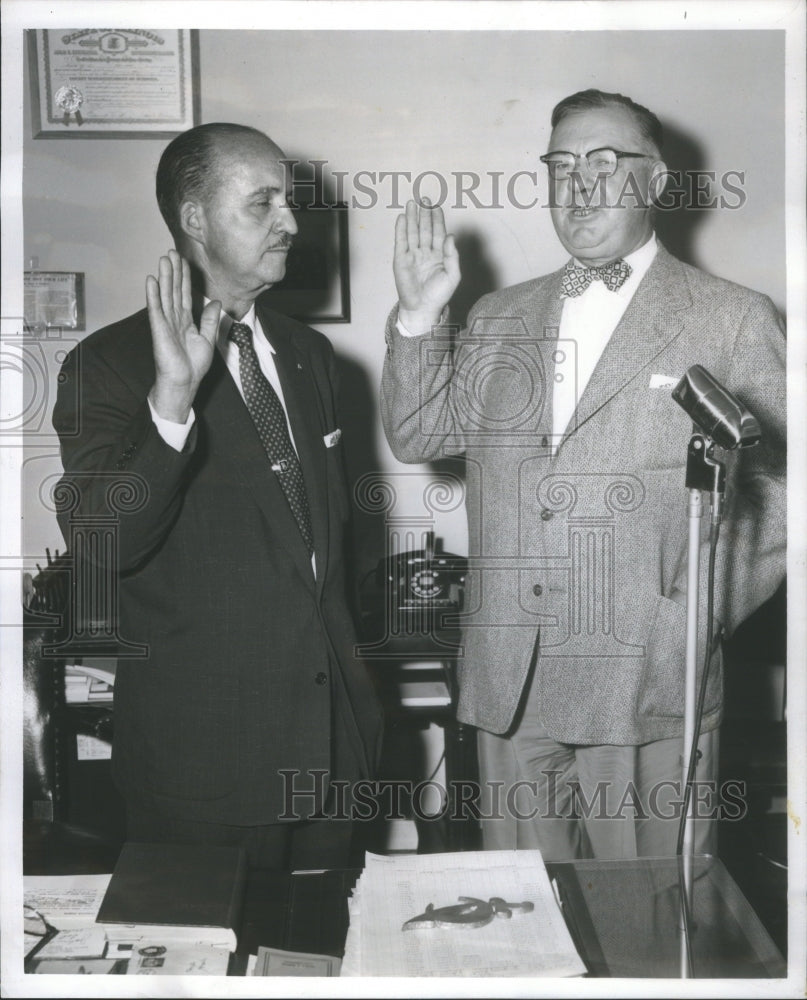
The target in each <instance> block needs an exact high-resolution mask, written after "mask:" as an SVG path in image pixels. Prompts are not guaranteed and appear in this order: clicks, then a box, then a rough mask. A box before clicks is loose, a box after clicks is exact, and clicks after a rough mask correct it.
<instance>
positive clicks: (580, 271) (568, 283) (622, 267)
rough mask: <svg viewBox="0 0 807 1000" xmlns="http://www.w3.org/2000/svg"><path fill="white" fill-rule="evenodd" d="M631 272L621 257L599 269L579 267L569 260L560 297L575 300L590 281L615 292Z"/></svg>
mask: <svg viewBox="0 0 807 1000" xmlns="http://www.w3.org/2000/svg"><path fill="white" fill-rule="evenodd" d="M632 270H633V268H632V267H631V266H630V264H628V263H627V261H624V260H622V258H621V257H620V258H619V259H618V260H612V261H611V262H610V263H608V264H603V265H602V266H601V267H580V266H579V265H577V264H575V263H574V261H572V260H570V261H569V262H568V264H567V265H566V268H565V269H564V272H563V277H562V279H561V284H562V291H561V295H563V296H566V297H567V298H572V299H573V298H576V297H577V296H578V295H582V294H583V292H584V291H585V290H586V289H587V288H588V286H589V285H590V284H591V282H592V281H601V282H602V283H603V284H604V285H605V287H606V288H607V289H608V291H609V292H616V291H618V290H619V289H620V288H621V287H622V286H623V285H624V284H625V282H626V281H627V280H628V278H629V277H630V275H631V272H632Z"/></svg>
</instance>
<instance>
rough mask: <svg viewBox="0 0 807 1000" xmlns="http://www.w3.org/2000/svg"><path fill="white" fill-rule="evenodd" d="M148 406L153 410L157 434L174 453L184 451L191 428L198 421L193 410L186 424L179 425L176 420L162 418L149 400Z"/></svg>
mask: <svg viewBox="0 0 807 1000" xmlns="http://www.w3.org/2000/svg"><path fill="white" fill-rule="evenodd" d="M148 404H149V409H150V410H151V419H152V420H153V421H154V426H155V427H156V428H157V433H158V434H159V435H160V437H161V438H162V439H163V441H165V443H166V444H168V445H170V446H171V447H172V448H173V449H174V451H182V449H183V448H184V447H185V442H186V441H187V440H188V435H189V434H190V432H191V427H193V424H194V421H195V420H196V414H195V413H194V412H193V410H191V412H190V413H189V414H188V419H187V420H186V421H185V423H184V424H178V423H177V422H176V421H175V420H166V419H165V417H161V416H160V415H159V413H157V411H156V410H155V409H154V407H153V406H152V405H151V400H150V399H149V400H148Z"/></svg>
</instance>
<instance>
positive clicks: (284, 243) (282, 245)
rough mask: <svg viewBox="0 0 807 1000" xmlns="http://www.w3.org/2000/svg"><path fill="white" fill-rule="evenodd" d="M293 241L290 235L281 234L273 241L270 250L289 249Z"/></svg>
mask: <svg viewBox="0 0 807 1000" xmlns="http://www.w3.org/2000/svg"><path fill="white" fill-rule="evenodd" d="M293 243H294V241H293V240H292V238H291V236H281V238H280V239H279V240H278V241H277V243H273V244H272V246H271V247H270V249H271V250H291V248H292V245H293Z"/></svg>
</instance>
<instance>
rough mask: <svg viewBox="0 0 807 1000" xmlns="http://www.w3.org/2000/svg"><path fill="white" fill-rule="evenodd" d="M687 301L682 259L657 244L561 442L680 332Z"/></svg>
mask: <svg viewBox="0 0 807 1000" xmlns="http://www.w3.org/2000/svg"><path fill="white" fill-rule="evenodd" d="M691 305H692V298H691V296H690V294H689V289H688V288H687V285H686V281H685V279H684V275H683V270H682V268H681V265H680V263H679V262H678V261H677V260H676V259H675V258H674V257H672V256H671V255H670V254H669V253H667V251H666V250H665V249H664V248H663V247H662V246H661V245H659V248H658V251H657V253H656V257H655V259H654V261H653V263H652V264H651V265H650V268H649V269H648V271H647V274H646V275H645V276H644V278H643V279H642V281H641V282H640V284H639V287H638V288H637V290H636V293H635V294H634V296H633V299H632V300H631V303H630V305H629V306H628V308H627V309H626V310H625V314H624V316H623V317H622V319H621V320H620V322H619V323H618V324H617V327H616V330H614V333H613V336H612V337H611V339H610V340H609V341H608V344H607V346H606V348H605V350H604V351H603V354H602V357H601V358H600V360H599V362H598V363H597V366H596V368H595V369H594V373H593V375H592V376H591V379H590V381H589V383H588V385H587V386H586V389H585V391H584V392H583V395H582V396H581V398H580V402H579V404H578V406H577V410H576V411H575V413H574V415H573V417H572V419H571V420H570V421H569V427H568V432H567V434H565V435H564V440H565V438H566V437H570V436H571V435H572V434H574V433H576V431H578V430H579V429H580V427H582V425H583V424H584V423H585V422H586V421H587V420H589V419H590V418H591V417H593V416H594V414H595V413H597V412H598V411H599V410H601V409H602V407H603V406H605V405H606V404H607V403H608V401H609V400H610V399H612V398H613V397H614V396H615V395H616V394H617V393H618V392H620V391H621V390H622V389H624V388H625V386H626V385H628V383H630V382H632V381H633V379H635V378H636V377H637V375H638V374H639V373H640V372H641V371H643V370H644V369H645V368H647V366H648V365H649V364H650V363H651V362H652V361H653V359H654V358H655V357H656V356H657V355H658V354H660V353H661V352H662V351H663V350H664V349H665V348H666V347H667V345H668V344H669V343H670V342H671V341H672V340H673V339H674V338H675V337H677V336H678V335H679V334H680V332H681V330H682V329H683V326H684V320H683V316H682V315H681V313H682V311H683V310H684V309H686V308H689V307H690V306H691Z"/></svg>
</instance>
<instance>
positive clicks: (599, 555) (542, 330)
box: [381, 246, 786, 745]
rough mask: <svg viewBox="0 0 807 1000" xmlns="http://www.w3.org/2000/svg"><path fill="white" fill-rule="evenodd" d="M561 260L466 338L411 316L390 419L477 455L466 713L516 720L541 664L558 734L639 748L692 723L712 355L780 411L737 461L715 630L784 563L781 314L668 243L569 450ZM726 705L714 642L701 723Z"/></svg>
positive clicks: (394, 348) (761, 401)
mask: <svg viewBox="0 0 807 1000" xmlns="http://www.w3.org/2000/svg"><path fill="white" fill-rule="evenodd" d="M561 274H562V271H557V272H555V273H553V274H549V275H546V276H544V277H541V278H537V279H535V280H532V281H527V282H524V283H523V284H519V285H516V286H513V287H510V288H506V289H503V290H502V291H500V292H494V293H493V294H491V295H486V296H484V297H483V298H482V299H480V300H479V302H477V303H476V305H475V306H474V308H473V309H472V311H471V314H470V315H469V318H468V325H467V328H466V329H465V330H464V331H462V333H461V334H460V335H459V336H458V337H457V338H456V343H455V344H454V345H453V346H452V337H451V334H450V331H449V330H448V329H447V328H442V327H441V328H436V329H435V330H433V331H432V332H431V333H430V334H427V335H424V336H422V337H414V338H407V337H403V336H401V334H400V333H399V331H398V330H397V329H396V325H395V320H396V314H395V311H393V314H392V315H391V316H390V319H389V321H388V324H387V334H386V335H387V344H388V350H387V356H386V360H385V365H384V373H383V377H382V391H381V396H382V416H383V422H384V427H385V431H386V434H387V438H388V440H389V443H390V446H391V447H392V450H393V452H394V453H395V455H396V456H397V457H398V458H399V459H400V460H401V461H403V462H424V461H428V460H429V459H433V458H436V457H439V456H445V455H454V454H460V453H462V454H464V455H465V458H466V470H467V471H466V478H467V495H466V508H467V514H468V522H469V557H470V564H469V568H470V572H469V576H468V581H467V589H466V600H465V608H464V612H463V618H462V624H463V654H464V655H463V656H462V657H461V659H460V661H459V679H460V697H459V708H458V714H459V718H460V720H461V721H463V722H467V723H470V724H473V725H475V726H478V727H480V728H483V729H486V730H488V731H490V732H493V733H505V732H507V730H508V729H509V728H510V727H511V725H512V723H513V720H514V717H515V714H516V710H517V707H518V704H519V699H520V696H521V693H522V691H523V688H524V685H525V682H526V679H527V676H528V673H529V670H530V667H531V665H532V664H533V663H534V664H535V670H536V671H537V684H538V691H539V704H540V716H541V721H542V723H543V725H544V726H545V727H546V729H547V730H548V732H549V733H550V735H551V736H552V737H553V738H554V739H556V740H558V741H560V742H565V743H572V744H588V745H596V744H616V745H640V744H643V743H646V742H649V741H652V740H655V739H663V738H668V737H673V736H677V735H679V734H681V733H682V730H683V711H684V693H683V692H684V670H685V635H686V608H685V603H686V598H685V592H686V579H687V576H686V573H687V560H686V552H687V530H688V529H687V502H688V493H687V490H686V488H685V465H686V453H687V445H688V443H689V439H690V436H691V433H692V424H691V422H690V419H689V418H688V417H687V415H686V414H685V413H684V411H683V410H682V409H681V408H680V407H679V406H678V404H677V403H676V402H675V401H674V400H673V399H672V397H671V390H672V387H673V386H674V384H675V383H676V382H677V381H678V380H679V379H680V377H681V376H682V375H683V374H684V372H685V371H686V370H687V369H688V368H689V367H690V366H691V365H694V364H700V365H703V366H704V367H705V368H706V369H707V370H708V371H709V372H711V374H712V375H713V376H714V377H715V378H716V379H718V381H720V382H721V383H722V384H723V385H724V386H726V388H728V389H729V390H730V391H731V392H733V393H734V394H735V395H736V396H737V397H738V398H739V399H740V400H741V401H742V402H744V403H745V405H746V406H747V407H748V408H749V409H750V410H751V412H752V413H753V414H754V415H755V416H756V417H757V419H758V420H759V421H760V423H761V426H762V431H763V440H762V442H761V444H759V445H757V446H755V447H753V448H750V449H745V450H743V451H741V452H736V453H732V454H729V455H728V457H727V462H728V470H729V475H728V484H727V505H726V509H725V517H724V522H723V526H722V531H721V536H720V542H719V548H718V559H717V568H716V581H717V584H716V602H715V616H716V625H715V629H716V631H717V630H718V629H723V630H725V631H726V633H727V634H730V632H731V631H733V629H734V628H736V626H737V625H738V624H740V623H741V622H742V621H743V620H744V619H745V618H746V617H747V616H748V615H749V614H750V613H751V612H752V611H753V610H754V609H755V608H756V607H758V606H759V605H760V604H761V603H762V602H764V601H765V600H766V599H767V598H768V597H769V596H771V595H772V594H773V593H774V591H775V590H776V588H777V586H778V585H779V583H780V582H781V580H782V579H783V576H784V570H785V549H786V488H785V465H786V445H785V430H786V422H785V414H786V409H785V339H784V328H783V324H782V322H781V320H780V318H779V316H778V314H777V312H776V310H775V309H774V307H773V305H772V303H771V302H770V300H769V299H767V298H766V297H765V296H763V295H760V294H758V293H756V292H753V291H750V290H749V289H747V288H743V287H741V286H739V285H736V284H732V283H731V282H728V281H725V280H722V279H719V278H716V277H712V276H710V275H708V274H705V273H704V272H702V271H700V270H697V269H695V268H693V267H690V266H688V265H686V264H684V263H682V262H681V261H679V260H677V259H676V258H674V257H672V256H671V255H670V254H669V253H668V252H667V251H666V250H664V248H663V247H661V246H659V249H658V253H657V255H656V257H655V259H654V261H653V263H652V265H651V267H650V268H649V270H648V272H647V273H646V275H645V276H644V278H643V279H642V281H641V283H640V285H639V287H638V289H637V291H636V293H635V295H634V297H633V299H632V301H631V303H630V305H629V306H628V309H627V310H626V312H625V314H624V316H623V318H622V320H621V321H620V323H619V324H618V326H617V328H616V330H615V331H614V334H613V336H612V337H611V339H610V341H609V343H608V345H607V347H606V349H605V351H604V353H603V355H602V357H601V359H600V361H599V363H598V365H597V367H596V369H595V371H594V374H593V375H592V377H591V380H590V382H589V384H588V385H587V386H586V388H585V391H584V392H583V393H582V396H581V397H580V398H579V399H578V403H577V409H576V411H575V413H574V415H573V417H572V419H571V421H570V423H569V426H568V427H567V429H566V431H565V433H564V434H563V436H562V439H561V441H560V445H559V448H558V449H557V451H556V452H555V453H554V454H553V449H552V447H551V445H552V441H551V429H552V414H551V400H552V392H551V385H552V381H553V379H555V378H574V377H575V365H574V358H575V351H576V345H575V344H574V343H572V342H565V341H560V340H559V339H558V327H559V323H560V314H561V308H562V300H561V298H560V279H561ZM724 457H725V453H724ZM704 506H705V508H706V511H705V516H704V518H703V520H702V524H701V529H702V531H701V539H702V551H703V557H702V559H701V566H700V571H701V588H700V599H701V610H700V626H701V632H702V633H703V632H704V630H705V623H706V607H705V601H706V586H705V583H706V570H707V562H708V560H707V559H706V545H707V536H708V523H709V518H708V503H705V504H704ZM536 640H537V641H536ZM704 643H705V637H704V635H703V634H702V635H701V641H700V649H701V653H700V654H699V666H698V671H699V675H700V670H701V665H702V651H703V648H704ZM721 710H722V667H721V663H720V656H719V650H718V652H717V655H716V659H713V665H712V670H711V672H710V680H709V684H708V689H707V697H706V703H705V712H704V720H703V728H704V731H706V730H708V729H711V728H714V727H716V726H717V725H718V724H719V722H720V717H721Z"/></svg>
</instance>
